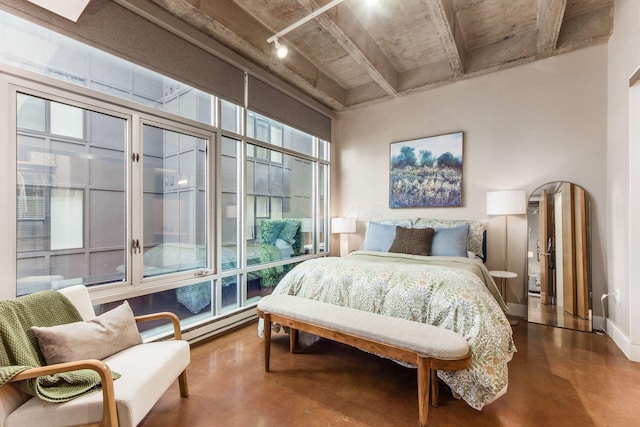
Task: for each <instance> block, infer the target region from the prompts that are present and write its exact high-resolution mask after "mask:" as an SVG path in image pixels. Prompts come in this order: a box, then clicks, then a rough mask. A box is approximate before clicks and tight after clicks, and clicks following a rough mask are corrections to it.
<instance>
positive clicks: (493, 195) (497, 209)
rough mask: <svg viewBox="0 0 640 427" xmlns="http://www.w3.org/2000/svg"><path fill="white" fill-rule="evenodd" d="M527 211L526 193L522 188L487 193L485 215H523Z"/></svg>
mask: <svg viewBox="0 0 640 427" xmlns="http://www.w3.org/2000/svg"><path fill="white" fill-rule="evenodd" d="M525 213H527V193H526V192H525V191H523V190H511V191H490V192H488V193H487V215H523V214H525Z"/></svg>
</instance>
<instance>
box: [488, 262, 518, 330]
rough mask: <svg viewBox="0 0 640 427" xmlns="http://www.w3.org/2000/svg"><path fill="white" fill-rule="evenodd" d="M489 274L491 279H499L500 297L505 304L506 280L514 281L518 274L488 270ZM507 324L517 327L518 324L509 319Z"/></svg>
mask: <svg viewBox="0 0 640 427" xmlns="http://www.w3.org/2000/svg"><path fill="white" fill-rule="evenodd" d="M489 274H491V277H494V278H496V279H500V294H501V295H502V299H503V300H504V303H505V304H506V303H507V279H515V278H516V277H518V273H514V272H513V271H503V270H490V271H489ZM509 324H510V325H511V326H517V325H518V324H519V322H518V321H517V320H511V319H509Z"/></svg>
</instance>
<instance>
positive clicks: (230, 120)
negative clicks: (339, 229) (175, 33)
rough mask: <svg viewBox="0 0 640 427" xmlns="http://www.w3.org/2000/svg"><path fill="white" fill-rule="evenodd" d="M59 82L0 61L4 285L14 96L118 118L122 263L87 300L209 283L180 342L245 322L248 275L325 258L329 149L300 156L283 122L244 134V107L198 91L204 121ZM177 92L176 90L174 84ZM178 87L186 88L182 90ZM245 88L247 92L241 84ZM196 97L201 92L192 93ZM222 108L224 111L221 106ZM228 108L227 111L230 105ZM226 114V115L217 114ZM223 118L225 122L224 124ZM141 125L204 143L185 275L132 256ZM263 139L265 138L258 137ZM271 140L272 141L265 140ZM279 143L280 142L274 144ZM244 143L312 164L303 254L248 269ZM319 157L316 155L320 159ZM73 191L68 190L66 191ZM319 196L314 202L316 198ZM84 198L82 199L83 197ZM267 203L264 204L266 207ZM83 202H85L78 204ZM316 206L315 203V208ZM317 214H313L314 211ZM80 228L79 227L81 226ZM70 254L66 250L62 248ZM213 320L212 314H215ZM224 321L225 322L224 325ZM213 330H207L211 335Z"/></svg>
mask: <svg viewBox="0 0 640 427" xmlns="http://www.w3.org/2000/svg"><path fill="white" fill-rule="evenodd" d="M59 78H60V77H59V76H58V77H52V76H49V75H43V74H39V72H36V71H29V70H27V69H22V68H18V67H17V66H14V65H8V64H5V63H1V62H0V99H2V100H3V101H4V102H1V103H0V117H5V118H7V120H6V122H5V123H2V122H0V132H2V134H4V135H5V139H6V141H8V143H7V144H5V147H4V148H2V149H1V150H2V151H1V152H2V154H3V158H4V161H5V165H4V166H5V168H2V170H1V171H0V176H2V177H4V178H5V183H6V185H5V186H3V187H2V188H1V189H0V200H1V201H3V202H4V205H5V208H3V209H2V210H0V224H1V225H3V226H4V229H5V230H7V232H8V238H7V243H6V244H5V245H4V246H2V247H3V248H4V249H5V250H4V251H2V255H0V267H1V268H2V273H1V274H0V276H2V277H3V278H4V279H5V283H12V282H14V281H15V280H16V273H17V268H16V259H17V243H16V241H17V240H16V236H17V233H16V226H17V222H18V217H17V215H18V213H17V206H16V181H17V179H16V170H17V165H16V162H15V159H16V153H17V136H16V135H17V126H16V119H17V113H16V96H17V93H18V92H20V93H26V94H31V95H33V96H36V97H40V98H44V99H49V100H52V101H55V102H60V103H62V104H66V105H71V106H75V107H79V108H84V109H88V110H90V111H96V112H102V113H104V114H108V115H111V116H115V117H119V118H122V119H123V120H126V123H127V126H126V129H127V130H126V138H127V141H126V147H125V159H126V165H125V171H126V172H125V174H126V177H125V182H126V184H125V189H126V190H125V191H127V192H128V194H127V196H126V205H127V209H126V220H125V228H126V238H125V248H124V253H125V259H126V262H125V264H126V265H127V266H128V267H127V271H126V276H125V280H122V281H115V282H107V283H104V284H98V285H94V286H91V287H90V292H91V295H92V299H93V301H94V303H96V304H97V305H105V304H111V303H115V302H116V301H119V300H123V299H129V298H131V299H135V298H139V297H144V296H146V295H153V294H157V293H161V292H164V291H171V290H174V289H176V290H177V289H179V288H184V287H187V286H191V285H197V284H199V283H201V282H203V281H207V280H208V281H210V283H211V285H212V289H213V290H212V294H213V295H212V302H214V303H215V304H212V310H211V313H212V316H209V317H207V318H204V317H203V318H202V322H201V323H193V324H189V327H190V328H192V327H193V326H198V327H201V326H205V327H204V328H201V329H202V331H200V332H193V333H191V332H190V333H188V334H186V337H187V338H190V337H195V336H199V335H202V334H206V333H207V328H206V326H207V325H206V324H210V323H214V322H216V321H218V320H220V321H223V323H224V321H225V320H224V319H227V318H228V317H229V316H230V315H232V314H241V313H242V315H243V316H244V317H243V318H244V319H245V320H248V319H250V318H253V317H255V312H254V310H253V309H252V308H253V306H254V304H253V303H254V301H249V298H248V296H247V280H248V276H249V275H251V274H253V273H256V272H258V271H260V270H263V269H265V268H271V267H277V266H280V265H286V264H294V263H298V262H302V261H304V260H306V259H310V258H314V257H318V256H326V255H328V253H329V250H330V248H329V238H328V237H329V235H328V233H327V230H328V215H329V211H330V210H329V209H330V206H329V197H328V196H329V192H328V189H329V179H330V160H329V159H330V156H329V155H328V152H329V147H330V144H329V143H328V142H326V141H321V140H319V139H318V138H315V137H312V138H313V141H314V148H313V153H301V152H298V151H296V150H292V149H290V148H287V147H286V146H283V144H282V138H283V132H284V131H283V129H285V128H286V125H283V124H279V123H277V122H275V121H274V120H272V119H269V120H270V122H269V129H268V139H269V141H264V140H259V139H256V138H252V137H248V136H247V133H248V132H247V128H248V123H247V116H248V113H247V110H246V108H245V107H244V106H239V105H235V104H233V103H230V102H229V101H225V100H223V99H221V98H217V97H214V96H213V95H207V94H204V96H209V97H211V115H212V116H211V119H210V120H209V119H207V117H206V115H205V117H204V118H203V116H202V115H201V113H202V111H200V112H199V113H198V114H199V115H198V117H197V118H198V121H196V120H193V119H189V118H185V117H184V115H180V114H178V113H179V112H176V111H174V110H172V111H173V112H172V111H169V110H167V109H165V110H161V109H157V108H155V107H154V106H153V105H151V104H148V103H139V102H136V101H135V100H132V99H129V98H122V97H119V96H117V95H112V94H109V93H104V92H98V90H97V89H92V88H88V87H85V86H82V83H81V82H76V81H74V80H73V79H72V80H67V81H65V80H60V79H59ZM179 86H180V90H183V89H184V88H183V87H182V85H181V84H180V85H179ZM185 87H186V86H185ZM245 90H247V87H246V86H245ZM197 96H198V97H199V99H200V98H202V96H203V93H199V94H198V95H197ZM223 106H224V107H225V108H223ZM230 107H231V108H235V111H233V109H231V108H230ZM223 114H226V116H223ZM224 117H226V119H224ZM145 125H152V126H159V127H162V128H166V129H169V130H171V131H175V132H187V133H189V134H192V135H194V136H197V137H199V138H203V139H206V141H207V157H206V158H207V161H206V171H207V174H206V179H205V182H206V186H207V189H206V209H207V214H206V227H205V228H206V246H207V253H206V265H204V266H202V267H197V268H194V269H190V270H185V271H176V272H173V273H171V274H166V275H157V276H149V277H145V276H144V268H143V263H142V262H141V261H140V258H142V257H141V256H140V254H139V253H134V248H133V246H134V245H135V244H136V243H134V242H139V244H140V245H141V246H142V247H144V245H145V242H144V235H143V229H144V225H143V215H144V204H143V177H142V176H143V173H142V171H141V170H140V168H141V167H140V163H138V162H137V161H135V160H134V159H135V157H136V155H138V156H141V153H142V149H143V145H142V144H143V142H141V141H142V133H143V131H142V129H143V126H145ZM223 138H233V139H236V140H237V141H238V150H237V156H236V157H237V171H238V180H237V183H236V185H237V188H236V194H237V199H236V201H237V203H236V205H235V206H236V226H237V232H238V234H237V245H238V254H237V266H236V267H235V268H231V269H227V270H224V269H223V268H222V263H223V257H222V251H221V243H222V242H221V240H222V232H221V231H222V230H221V227H222V225H221V224H222V212H221V210H222V204H221V197H222V189H221V176H220V174H221V167H220V158H221V144H222V139H223ZM264 139H267V136H265V137H264ZM272 139H273V140H274V141H273V142H272V141H271V140H272ZM278 140H280V141H281V142H280V143H277V141H278ZM247 144H252V145H254V146H256V147H261V148H263V149H267V150H270V153H271V154H270V158H269V161H270V162H275V163H278V162H279V161H280V162H282V158H283V156H287V155H290V156H294V157H296V158H299V159H302V160H304V161H308V162H309V163H310V164H311V165H312V166H311V168H312V171H311V180H312V184H311V185H312V195H311V197H312V200H313V201H312V204H311V215H310V217H311V218H310V219H311V232H312V233H313V234H312V236H313V242H312V246H311V248H310V249H308V250H306V251H305V252H304V254H302V255H301V256H298V257H296V258H295V259H282V260H276V261H272V262H268V263H264V264H260V265H249V263H248V261H247V253H248V251H247V242H248V240H249V237H253V238H255V232H254V233H253V236H250V235H249V234H248V233H247V226H246V220H247V218H246V214H245V209H246V205H245V196H246V194H247V191H246V189H247V168H246V164H247V156H246V147H247ZM323 153H324V154H323ZM321 169H322V170H323V171H324V173H323V176H324V180H323V181H322V188H319V186H320V178H319V177H320V175H321V174H320V170H321ZM70 189H71V190H73V188H70ZM320 198H322V199H323V201H322V203H319V199H320ZM85 199H86V197H85ZM270 202H271V200H270V199H269V203H270ZM84 204H85V205H86V200H85V202H84ZM320 205H322V206H320ZM320 211H321V212H320ZM85 226H87V225H83V227H85ZM68 249H69V250H73V248H68ZM225 280H227V281H229V280H235V281H236V282H237V289H236V294H237V295H236V304H235V305H231V306H229V307H226V308H225V307H224V306H222V304H221V301H222V295H221V294H222V285H221V283H222V282H223V281H225ZM14 296H15V287H14V288H13V289H11V288H8V287H0V298H12V297H14ZM218 316H219V317H218ZM229 322H230V321H229ZM212 329H213V328H209V330H212Z"/></svg>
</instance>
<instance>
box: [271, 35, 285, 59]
mask: <svg viewBox="0 0 640 427" xmlns="http://www.w3.org/2000/svg"><path fill="white" fill-rule="evenodd" d="M273 43H274V44H275V45H276V55H277V56H278V58H280V59H283V58H285V57H286V56H287V54H288V53H289V49H288V48H287V47H286V46H285V45H283V44H280V43H278V39H275V40H274V41H273Z"/></svg>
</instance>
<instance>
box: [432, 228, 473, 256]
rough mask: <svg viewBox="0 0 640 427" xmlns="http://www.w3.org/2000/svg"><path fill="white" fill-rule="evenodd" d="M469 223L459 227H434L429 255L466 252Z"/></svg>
mask: <svg viewBox="0 0 640 427" xmlns="http://www.w3.org/2000/svg"><path fill="white" fill-rule="evenodd" d="M468 235H469V224H464V225H461V226H459V227H442V228H440V227H436V228H435V234H434V235H433V241H432V242H431V255H433V256H461V257H466V256H468V254H467V236H468Z"/></svg>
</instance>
